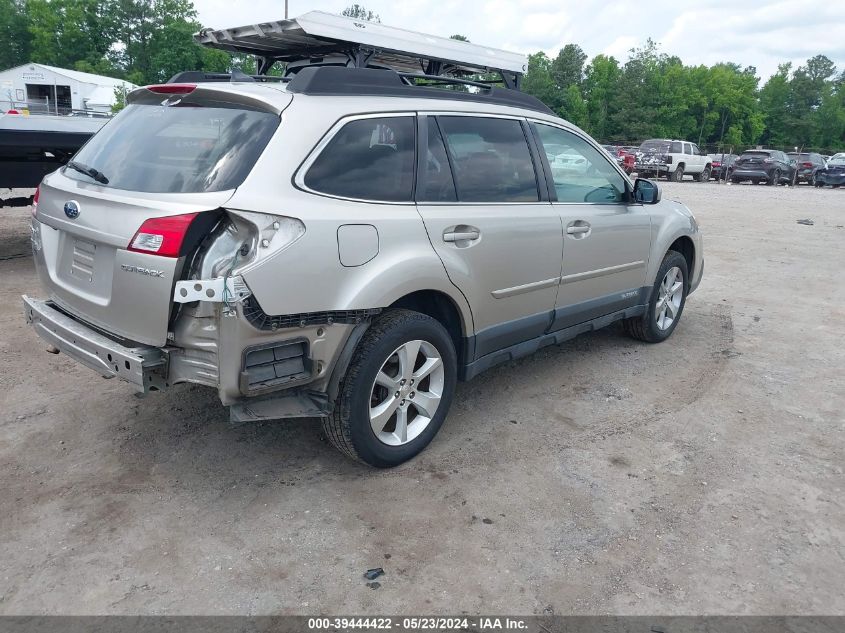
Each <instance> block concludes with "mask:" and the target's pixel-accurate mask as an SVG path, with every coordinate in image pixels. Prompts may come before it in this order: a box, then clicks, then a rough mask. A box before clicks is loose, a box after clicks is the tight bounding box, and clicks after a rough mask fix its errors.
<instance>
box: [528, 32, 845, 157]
mask: <svg viewBox="0 0 845 633" xmlns="http://www.w3.org/2000/svg"><path fill="white" fill-rule="evenodd" d="M528 60H529V61H528V73H527V74H526V76H525V78H524V81H523V90H525V91H526V92H528V93H530V94H533V95H534V96H536V97H538V98H539V99H541V100H542V101H543V102H545V103H546V104H547V105H548V106H549V107H551V108H552V109H553V110H554V111H555V112H557V113H558V114H559V115H560V116H562V117H563V118H565V119H567V120H569V121H571V122H573V123H575V124H576V125H578V126H580V127H582V128H584V129H585V130H586V131H588V132H589V133H590V134H592V135H593V136H595V137H596V138H599V139H601V140H603V141H608V142H614V141H618V142H635V141H638V140H642V139H645V138H664V137H665V138H679V139H685V140H689V141H693V142H697V143H698V144H699V145H702V146H708V147H734V148H744V147H748V146H751V145H755V144H765V145H771V146H776V147H785V148H790V149H791V148H792V147H799V148H802V147H803V148H805V149H806V148H814V149H819V150H827V151H829V152H833V151H841V150H842V149H843V148H845V72H837V69H836V67H835V66H834V64H833V62H832V61H831V60H830V59H828V58H827V57H825V56H824V55H817V56H815V57H813V58H811V59H808V60H807V63H806V64H805V65H803V66H799V67H798V68H795V69H794V70H793V68H792V66H791V64H788V63H787V64H782V65H781V66H780V67H779V68H778V72H777V73H775V74H774V75H773V76H772V77H771V78H769V79H768V80H767V81H766V82H765V83H764V84H763V85H762V87H761V86H760V85H759V80H758V78H757V76H756V75H757V71H756V69H755V68H754V67H753V66H747V67H745V68H743V67H741V66H740V65H738V64H734V63H728V62H725V63H720V64H716V65H714V66H709V67H708V66H686V65H684V63H683V62H682V61H681V60H680V59H679V58H678V57H674V56H669V55H667V54H665V53H663V52H661V51H660V48H659V46H658V45H657V43H655V42H654V41H652V40H648V41H647V42H646V43H645V44H644V45H643V46H642V47H640V48H636V49H633V50H632V51H631V54H630V57H629V59H628V60H627V61H626V62H625V63H624V64H623V63H620V62H619V61H618V60H617V59H615V58H614V57H609V56H606V55H596V56H595V57H594V58H593V59H592V60H590V61H589V62H588V60H587V55H586V54H585V53H584V51H583V50H582V49H581V48H580V47H579V46H578V45H577V44H567V45H566V46H564V47H563V48H562V49H561V50H560V52H559V53H558V55H557V56H556V57H555V58H553V59H552V58H550V57H549V56H548V55H546V54H545V53H542V52H541V53H535V54H534V55H530V56H529V58H528Z"/></svg>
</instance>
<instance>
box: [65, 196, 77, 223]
mask: <svg viewBox="0 0 845 633" xmlns="http://www.w3.org/2000/svg"><path fill="white" fill-rule="evenodd" d="M65 215H66V216H67V217H69V218H70V219H71V220H75V219H76V218H78V217H79V203H78V202H77V201H76V200H68V201H67V202H65Z"/></svg>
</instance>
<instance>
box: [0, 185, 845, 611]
mask: <svg viewBox="0 0 845 633" xmlns="http://www.w3.org/2000/svg"><path fill="white" fill-rule="evenodd" d="M662 186H663V187H664V189H663V191H664V196H667V197H672V198H677V199H679V200H681V201H683V202H685V203H686V204H688V205H689V206H690V207H691V208H692V209H693V210H694V211H695V213H696V215H697V217H698V220H699V222H700V224H701V225H702V227H703V230H704V232H705V245H706V250H705V257H706V267H705V275H704V281H703V283H702V285H701V288H700V289H699V290H698V292H696V293H695V294H694V295H693V296H692V297H691V298H690V300H689V303H688V304H687V307H686V310H685V312H684V315H683V319H682V322H681V324H680V326H679V328H678V329H677V331H676V332H675V334H674V336H673V337H672V339H671V340H670V341H668V342H666V343H664V344H662V345H657V346H649V345H645V344H641V343H637V342H634V341H632V340H630V339H628V338H626V337H625V336H624V335H623V334H622V333H621V332H620V331H619V330H618V328H611V329H608V330H606V331H603V332H598V333H595V334H593V335H588V336H582V337H581V338H578V339H576V340H574V341H571V342H569V343H567V344H565V345H562V346H560V347H555V348H551V349H546V350H544V351H542V352H540V353H538V354H537V355H535V356H533V357H531V358H528V359H525V360H523V361H520V362H515V363H512V364H510V365H507V366H503V367H499V368H497V369H494V370H492V371H490V372H489V373H487V374H484V375H482V376H480V377H479V378H478V379H476V380H474V381H473V382H471V383H468V384H462V385H459V387H458V392H457V396H456V402H455V406H454V409H453V411H452V413H451V415H450V416H449V419H448V420H447V422H446V424H445V425H444V427H443V429H442V430H441V432H440V434H439V436H438V437H437V438H436V439H435V441H434V442H433V443H432V445H431V446H430V447H429V448H428V449H427V450H426V451H425V452H424V453H423V454H422V455H421V456H420V457H419V458H417V459H416V460H414V461H412V462H410V463H408V464H406V465H404V466H402V467H400V468H397V469H395V470H391V471H374V470H370V469H367V468H365V467H362V466H358V465H356V464H353V463H351V462H349V461H347V460H346V459H344V458H343V457H341V456H340V455H339V454H338V453H337V452H335V451H334V450H333V449H332V448H331V447H330V446H329V445H328V444H327V443H326V442H325V441H324V440H323V439H322V438H321V435H320V430H319V425H318V424H317V423H315V422H313V421H309V420H306V421H297V422H281V423H265V424H255V425H249V426H243V427H239V428H231V427H230V426H228V424H227V419H228V418H227V414H226V412H225V410H224V409H223V408H222V407H221V406H220V404H219V402H218V401H217V399H216V395H215V394H214V393H212V392H210V391H208V390H205V389H202V388H192V387H183V388H179V389H174V390H172V391H170V392H167V393H163V394H153V395H151V396H150V397H148V398H146V399H144V400H140V399H137V398H135V397H134V396H133V394H132V389H131V388H130V387H129V386H128V385H126V384H123V383H121V382H118V381H117V380H111V381H106V380H102V379H100V378H98V377H97V376H96V375H94V374H93V373H92V372H90V371H89V370H87V369H84V368H82V367H79V366H77V365H76V364H75V363H74V362H72V361H70V360H69V359H68V358H66V357H64V356H62V355H59V356H53V355H50V354H47V353H45V352H44V348H45V345H44V344H43V343H42V342H41V341H39V339H38V338H37V337H36V336H35V334H34V332H32V331H31V330H30V329H29V328H28V327H27V326H26V325H25V324H24V320H23V316H22V311H21V304H20V300H19V298H18V297H19V295H21V294H23V293H29V294H33V295H36V296H39V295H42V291H41V290H40V289H39V287H38V283H37V281H36V276H35V272H34V269H33V263H32V260H31V258H30V257H29V255H28V253H29V241H28V238H29V236H28V214H29V212H28V210H26V209H15V210H6V209H3V210H0V291H2V296H3V301H2V305H0V551H2V565H0V613H4V614H23V613H51V614H52V613H65V614H83V613H86V614H93V613H155V614H163V613H166V614H179V613H210V614H216V613H237V614H268V613H302V614H305V613H320V612H322V613H363V614H366V613H460V612H462V611H464V612H469V613H475V612H478V611H481V612H486V613H489V612H507V613H519V614H532V613H551V612H554V613H558V614H569V613H585V614H586V613H608V612H610V613H624V614H655V613H662V614H692V613H730V614H752V613H753V614H785V613H814V614H845V592H843V591H842V588H843V587H845V494H843V492H845V475H843V468H845V413H843V412H845V379H844V378H843V371H845V344H843V340H845V276H843V275H842V271H843V270H845V248H843V245H844V244H845V228H843V225H845V191H843V190H838V191H834V190H829V189H828V190H823V191H820V190H814V189H810V188H807V187H801V188H800V189H797V190H796V189H787V188H783V187H778V188H770V187H762V186H760V187H754V186H750V185H742V186H719V185H716V184H710V185H703V184H698V183H693V182H686V183H680V184H666V185H662ZM802 218H810V219H812V220H814V222H815V224H814V225H813V226H805V225H800V224H797V223H796V220H798V219H802ZM18 254H21V255H22V256H21V257H14V256H15V255H18ZM10 256H12V258H9V257H10ZM379 566H381V567H384V569H385V571H386V575H385V576H383V577H382V578H380V579H379V580H380V582H381V587H380V588H378V589H377V590H373V589H371V588H369V587H367V585H366V581H365V580H364V578H363V576H362V574H363V572H364V571H365V570H366V569H367V568H371V567H379Z"/></svg>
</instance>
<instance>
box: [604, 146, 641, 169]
mask: <svg viewBox="0 0 845 633" xmlns="http://www.w3.org/2000/svg"><path fill="white" fill-rule="evenodd" d="M602 147H603V148H604V149H605V150H606V151H607V153H608V154H610V155H611V156H612V157H613V158H614V159H615V160H616V162H617V163H619V166H620V167H621V168H622V169H623V170H624V171H625V173H626V174H628V175H629V176H630V175H631V174H632V173H634V165H635V164H636V157H635V156H634V153H633V152H631V151H630V150H629V149H628V148H625V147H620V146H618V145H602Z"/></svg>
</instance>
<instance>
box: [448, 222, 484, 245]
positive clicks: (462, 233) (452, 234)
mask: <svg viewBox="0 0 845 633" xmlns="http://www.w3.org/2000/svg"><path fill="white" fill-rule="evenodd" d="M479 237H481V231H479V230H478V229H477V228H475V227H474V226H466V225H465V224H459V225H458V226H452V227H449V228H448V229H446V230H445V231H443V241H444V242H472V241H474V240H477V239H478V238H479Z"/></svg>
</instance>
